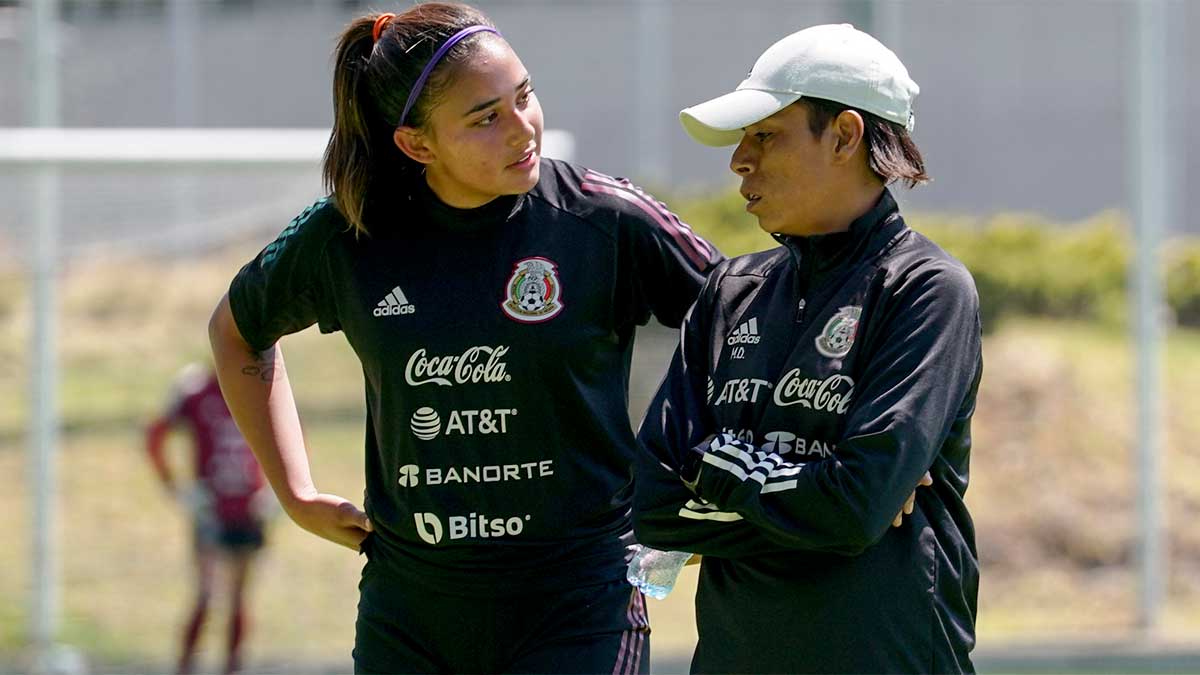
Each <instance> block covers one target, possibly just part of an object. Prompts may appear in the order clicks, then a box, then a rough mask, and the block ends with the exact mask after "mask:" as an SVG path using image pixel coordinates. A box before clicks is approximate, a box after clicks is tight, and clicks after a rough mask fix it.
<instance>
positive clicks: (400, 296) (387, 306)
mask: <svg viewBox="0 0 1200 675" xmlns="http://www.w3.org/2000/svg"><path fill="white" fill-rule="evenodd" d="M416 311H417V308H416V307H414V306H413V305H411V304H409V302H408V298H406V297H404V291H402V290H400V287H399V286H397V287H395V288H393V289H392V290H391V292H390V293H388V294H387V297H385V298H384V299H382V300H380V301H379V304H378V305H376V306H375V311H374V312H371V313H372V314H374V315H375V316H399V315H401V314H412V313H414V312H416Z"/></svg>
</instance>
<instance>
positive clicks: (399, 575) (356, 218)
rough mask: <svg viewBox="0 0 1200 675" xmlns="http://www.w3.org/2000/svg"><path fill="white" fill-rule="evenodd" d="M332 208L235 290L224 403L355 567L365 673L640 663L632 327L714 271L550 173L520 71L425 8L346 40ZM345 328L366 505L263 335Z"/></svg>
mask: <svg viewBox="0 0 1200 675" xmlns="http://www.w3.org/2000/svg"><path fill="white" fill-rule="evenodd" d="M335 68H336V72H335V75H334V113H335V115H334V116H335V128H334V131H333V136H332V138H331V139H330V142H329V148H328V150H327V152H326V157H325V165H324V174H325V178H326V183H327V187H328V188H329V189H330V191H331V194H330V196H329V197H327V198H326V199H322V200H320V201H318V202H317V203H315V204H313V205H312V206H311V207H309V208H308V209H306V210H305V211H304V212H303V213H301V214H300V215H299V216H298V217H297V218H296V219H295V220H294V221H293V222H292V223H291V224H290V225H289V226H288V227H287V228H286V229H285V230H284V231H283V233H282V234H281V235H280V236H279V237H278V238H277V239H276V240H275V241H274V242H273V243H271V244H270V245H268V246H267V247H266V248H265V249H263V251H262V252H261V253H260V254H259V255H258V256H257V257H256V258H255V259H254V260H253V261H252V262H250V263H249V264H248V265H246V266H245V267H244V268H243V269H242V270H241V271H240V272H239V273H238V274H237V276H236V278H235V279H234V280H233V283H232V284H231V286H230V289H229V293H228V294H227V296H226V297H225V298H224V299H222V301H221V303H220V305H219V306H218V307H217V310H216V312H215V313H214V315H213V318H212V322H211V326H210V332H211V337H212V343H213V351H214V354H215V356H216V360H217V364H218V369H219V372H220V379H221V385H222V388H223V389H224V391H225V394H226V397H227V400H228V401H229V404H230V407H231V408H232V410H233V412H234V414H235V416H236V417H237V420H238V423H239V425H241V427H242V429H243V431H244V432H245V434H246V436H247V438H248V439H249V440H250V443H251V446H252V447H253V448H254V451H255V453H256V454H257V455H258V457H259V459H260V461H261V463H262V465H263V468H264V470H265V472H266V474H267V477H268V480H269V481H270V483H271V486H272V487H273V488H274V490H275V492H276V494H277V495H278V496H279V499H280V501H281V503H282V504H283V507H284V509H285V510H286V511H287V513H288V514H289V515H290V516H291V517H292V519H293V520H295V521H296V523H298V524H299V525H300V526H301V527H303V528H305V529H307V530H310V531H311V532H313V533H315V534H317V535H319V536H321V537H324V538H326V539H329V540H331V541H334V542H336V543H339V544H342V545H343V546H347V547H349V548H352V549H355V550H362V551H363V552H364V553H365V554H366V555H367V564H366V566H365V568H364V570H363V576H362V581H361V583H360V585H359V590H360V594H361V597H360V601H359V608H358V622H357V635H356V639H355V647H354V662H355V669H356V671H357V672H434V671H452V672H481V671H487V672H587V673H596V672H622V673H635V672H640V671H642V670H644V669H645V668H646V665H647V661H648V653H649V652H648V644H647V636H648V632H649V631H648V628H647V623H646V621H647V620H646V614H645V607H644V604H643V600H642V597H641V595H640V594H639V593H637V592H636V591H633V590H632V589H631V588H630V587H629V585H628V584H627V583H626V582H625V580H624V571H625V552H626V545H627V544H628V543H629V542H630V532H631V525H630V520H629V509H630V493H629V489H628V485H629V481H630V464H631V462H632V461H633V458H634V447H635V440H634V437H633V434H632V432H631V429H630V426H631V425H630V421H629V417H628V412H627V404H628V393H627V389H628V380H629V367H630V354H631V345H632V341H633V336H634V331H635V327H636V326H638V325H641V324H644V323H645V322H646V321H648V320H649V318H650V316H651V315H654V316H655V317H657V318H658V319H659V320H660V321H661V322H663V323H665V324H667V325H669V326H677V325H679V323H680V321H681V320H682V317H683V315H684V313H685V312H686V310H687V308H688V307H689V306H690V305H691V303H692V301H693V299H694V298H695V296H696V294H697V292H698V290H699V288H700V285H701V282H702V280H703V276H704V274H705V272H706V271H707V270H708V269H709V267H711V266H712V265H713V264H714V263H715V262H716V261H717V260H718V259H719V258H720V256H719V254H718V253H717V252H716V251H715V250H714V249H713V248H712V247H711V246H710V245H709V244H708V243H706V242H704V241H703V240H701V239H700V238H698V237H697V236H696V235H694V234H693V233H692V232H691V230H690V229H689V228H688V227H687V226H685V225H684V224H683V223H681V222H680V221H679V220H678V219H677V218H676V217H675V216H674V215H672V214H671V213H670V212H668V211H667V210H666V209H665V208H664V207H663V206H662V205H661V204H659V203H658V202H656V201H655V200H654V199H652V198H651V197H649V196H647V195H646V194H645V193H643V192H641V191H640V190H638V189H637V188H636V187H634V186H633V185H631V184H629V183H628V182H626V181H624V180H620V179H615V178H611V177H609V176H606V175H603V174H600V173H596V172H594V171H588V170H585V169H581V168H579V167H576V166H573V165H571V164H567V163H564V162H559V161H553V160H548V159H544V158H542V157H541V156H540V150H541V136H542V111H541V108H540V106H539V104H538V100H537V97H536V96H535V95H534V93H533V84H532V82H531V80H530V77H529V74H528V72H526V70H525V66H524V65H523V64H522V63H521V60H520V59H519V58H517V55H516V54H515V53H514V52H513V50H512V48H511V47H510V46H509V45H508V44H507V43H506V42H505V41H504V39H503V38H502V37H501V36H500V34H499V33H498V32H497V30H496V29H495V28H494V27H493V26H492V24H491V23H490V22H489V21H488V19H487V18H486V17H485V16H483V15H482V14H481V13H479V12H478V11H476V10H474V9H472V8H470V7H467V6H465V5H451V4H442V3H424V4H420V5H416V6H414V7H412V8H410V9H408V10H407V11H405V12H403V13H401V14H398V15H395V16H393V15H391V14H383V15H379V16H370V17H363V18H360V19H358V20H356V21H354V22H353V23H352V24H351V25H350V26H349V27H348V28H347V30H346V31H345V33H344V34H343V35H342V37H341V40H340V43H339V45H338V48H337V57H336V65H335ZM314 323H315V324H317V325H318V326H319V327H320V329H321V330H322V331H324V332H330V331H335V330H340V331H342V332H343V333H344V334H345V336H346V339H347V340H348V341H349V342H350V344H351V346H352V347H353V348H354V350H355V351H356V353H357V355H358V357H359V359H360V360H361V362H362V368H363V374H364V379H365V385H366V407H367V433H366V486H367V489H366V503H365V504H364V509H363V510H359V509H358V508H357V507H356V506H355V505H354V504H353V503H351V502H350V501H348V500H346V499H343V498H342V497H338V496H334V495H329V494H323V493H321V492H320V491H319V490H318V488H317V487H316V484H315V483H314V481H313V478H312V476H311V475H310V472H309V465H308V462H307V460H306V454H305V453H306V451H307V449H306V447H305V444H304V440H303V437H302V435H301V430H300V422H299V419H298V416H297V413H296V407H295V404H294V402H293V400H292V394H291V388H290V386H289V384H288V376H287V374H286V372H285V370H284V364H283V357H282V355H281V354H280V350H279V346H278V345H277V341H278V340H279V339H280V338H281V337H282V336H284V335H286V334H288V333H292V332H295V331H298V330H300V329H303V328H305V327H307V326H309V325H312V324H314Z"/></svg>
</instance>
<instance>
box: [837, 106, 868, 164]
mask: <svg viewBox="0 0 1200 675" xmlns="http://www.w3.org/2000/svg"><path fill="white" fill-rule="evenodd" d="M832 127H833V129H832V130H833V135H834V139H835V144H834V149H833V152H834V155H835V157H836V158H837V159H838V160H840V161H843V162H845V161H849V160H850V158H851V157H853V156H854V153H855V151H857V150H858V148H859V146H861V145H862V143H863V137H864V136H865V134H866V131H867V126H866V122H865V121H864V120H863V118H862V115H860V114H858V112H857V111H855V110H843V111H842V112H840V113H838V116H837V117H835V118H834V119H833V124H832Z"/></svg>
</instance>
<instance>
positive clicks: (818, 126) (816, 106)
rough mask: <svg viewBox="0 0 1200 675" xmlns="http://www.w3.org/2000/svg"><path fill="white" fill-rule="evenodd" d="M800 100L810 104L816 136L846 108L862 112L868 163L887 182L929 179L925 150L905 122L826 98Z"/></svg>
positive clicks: (916, 182) (911, 184)
mask: <svg viewBox="0 0 1200 675" xmlns="http://www.w3.org/2000/svg"><path fill="white" fill-rule="evenodd" d="M797 103H801V104H803V105H804V106H805V107H807V108H808V128H809V130H811V131H812V133H813V135H814V136H819V135H821V134H822V133H823V132H824V131H825V129H826V127H828V126H829V125H830V123H832V122H833V120H834V118H835V117H837V116H838V115H840V114H841V113H842V112H843V111H846V110H853V111H855V112H857V113H858V114H859V115H862V118H863V126H864V127H866V130H865V133H864V135H865V136H866V139H867V164H868V165H869V166H870V167H871V171H873V172H875V175H876V176H879V178H880V180H882V181H883V183H884V185H887V184H889V183H892V182H894V181H902V182H904V183H906V184H907V185H908V187H910V188H913V187H916V186H917V185H920V184H922V183H928V182H929V180H930V178H929V174H927V173H925V160H924V158H922V157H921V151H920V150H918V149H917V144H916V143H914V142H913V140H912V137H911V136H909V135H908V129H905V128H904V126H903V125H900V124H896V123H895V122H891V121H888V120H885V119H883V118H882V117H879V116H878V115H874V114H872V113H869V112H866V111H864V110H859V109H858V108H854V107H852V106H848V105H846V104H844V103H838V102H837V101H829V100H826V99H823V98H801V99H800V100H799V101H797Z"/></svg>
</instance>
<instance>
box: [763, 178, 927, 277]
mask: <svg viewBox="0 0 1200 675" xmlns="http://www.w3.org/2000/svg"><path fill="white" fill-rule="evenodd" d="M905 228H906V226H905V224H904V219H903V218H901V217H900V209H899V207H898V206H897V204H896V200H895V198H894V197H892V193H891V191H890V190H888V189H887V188H884V190H883V194H882V195H881V196H880V197H879V201H877V202H875V205H874V206H872V207H871V209H870V210H869V211H867V212H866V213H864V214H863V215H861V216H859V217H858V218H856V219H855V220H854V222H852V223H850V227H849V228H848V229H847V230H844V231H842V232H832V233H830V234H814V235H809V236H806V237H801V236H796V235H783V234H775V235H772V236H773V237H774V238H775V240H776V241H778V242H779V243H781V244H783V245H784V246H785V247H787V248H788V250H789V251H790V252H791V253H792V259H793V261H795V262H796V263H798V264H799V263H801V262H802V261H803V263H805V264H812V265H814V267H815V268H816V269H817V270H826V269H829V268H831V267H835V266H838V265H841V264H843V263H846V262H849V261H852V260H859V259H862V258H864V257H866V256H869V255H871V254H874V253H877V252H879V251H881V250H882V249H884V248H885V247H886V246H887V245H888V243H889V242H891V241H892V240H893V239H894V238H895V237H896V235H898V234H900V233H901V232H902V231H904V229H905Z"/></svg>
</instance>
